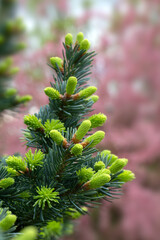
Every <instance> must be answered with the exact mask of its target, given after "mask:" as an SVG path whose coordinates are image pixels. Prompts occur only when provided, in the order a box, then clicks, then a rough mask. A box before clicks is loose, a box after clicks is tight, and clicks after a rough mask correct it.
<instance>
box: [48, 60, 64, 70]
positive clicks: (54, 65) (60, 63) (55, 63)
mask: <svg viewBox="0 0 160 240" xmlns="http://www.w3.org/2000/svg"><path fill="white" fill-rule="evenodd" d="M50 62H51V64H52V66H53V67H54V68H55V69H57V66H58V67H59V68H60V69H61V68H62V67H63V60H62V59H61V58H59V57H51V58H50Z"/></svg>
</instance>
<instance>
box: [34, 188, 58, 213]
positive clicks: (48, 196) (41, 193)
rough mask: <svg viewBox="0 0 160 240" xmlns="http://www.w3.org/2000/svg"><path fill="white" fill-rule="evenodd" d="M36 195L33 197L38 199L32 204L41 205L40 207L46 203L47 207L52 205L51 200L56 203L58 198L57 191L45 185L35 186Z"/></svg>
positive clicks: (43, 206)
mask: <svg viewBox="0 0 160 240" xmlns="http://www.w3.org/2000/svg"><path fill="white" fill-rule="evenodd" d="M37 193H38V195H37V196H34V199H38V200H37V201H36V202H35V204H34V205H33V206H36V205H38V206H39V207H42V209H44V208H45V206H46V204H47V205H48V207H49V208H51V207H52V204H51V202H56V203H58V199H59V196H58V195H59V193H58V192H55V191H54V188H47V187H44V186H43V187H41V189H40V188H39V187H37Z"/></svg>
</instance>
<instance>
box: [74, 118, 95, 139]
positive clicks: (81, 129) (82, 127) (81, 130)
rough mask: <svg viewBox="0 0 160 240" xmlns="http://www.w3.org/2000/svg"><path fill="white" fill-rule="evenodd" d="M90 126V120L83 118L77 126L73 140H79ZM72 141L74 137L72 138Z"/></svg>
mask: <svg viewBox="0 0 160 240" xmlns="http://www.w3.org/2000/svg"><path fill="white" fill-rule="evenodd" d="M90 127H91V122H90V121H89V120H85V121H83V122H82V123H81V125H80V126H79V128H78V130H77V132H76V133H75V141H77V140H78V141H80V140H81V139H82V138H83V137H84V136H85V135H86V134H87V132H88V130H89V129H90ZM73 141H74V139H73Z"/></svg>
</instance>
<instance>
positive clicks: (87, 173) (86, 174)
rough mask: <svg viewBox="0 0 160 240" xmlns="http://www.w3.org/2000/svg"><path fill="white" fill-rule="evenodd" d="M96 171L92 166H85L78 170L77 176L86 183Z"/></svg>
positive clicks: (81, 181)
mask: <svg viewBox="0 0 160 240" xmlns="http://www.w3.org/2000/svg"><path fill="white" fill-rule="evenodd" d="M94 173H95V171H94V170H93V169H92V168H91V167H90V168H86V167H83V168H81V169H80V170H78V171H77V176H78V179H79V182H80V183H85V182H87V181H88V180H90V179H91V177H92V176H93V175H94Z"/></svg>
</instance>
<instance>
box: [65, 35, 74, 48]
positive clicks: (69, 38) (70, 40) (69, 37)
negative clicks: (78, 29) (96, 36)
mask: <svg viewBox="0 0 160 240" xmlns="http://www.w3.org/2000/svg"><path fill="white" fill-rule="evenodd" d="M72 43H73V36H72V34H71V33H68V34H67V35H66V36H65V45H67V46H71V45H72Z"/></svg>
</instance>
